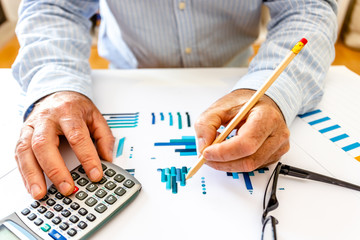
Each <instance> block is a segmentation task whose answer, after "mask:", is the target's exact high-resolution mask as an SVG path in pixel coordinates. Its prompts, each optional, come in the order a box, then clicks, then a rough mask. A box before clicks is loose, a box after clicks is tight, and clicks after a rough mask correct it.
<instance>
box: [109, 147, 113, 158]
mask: <svg viewBox="0 0 360 240" xmlns="http://www.w3.org/2000/svg"><path fill="white" fill-rule="evenodd" d="M113 154H114V146H112V147H111V148H110V149H109V157H110V160H111V161H112V159H113Z"/></svg>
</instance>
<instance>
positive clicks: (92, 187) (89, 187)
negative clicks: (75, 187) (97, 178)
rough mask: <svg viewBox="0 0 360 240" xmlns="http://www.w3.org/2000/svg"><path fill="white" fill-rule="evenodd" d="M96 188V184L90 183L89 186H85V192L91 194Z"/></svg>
mask: <svg viewBox="0 0 360 240" xmlns="http://www.w3.org/2000/svg"><path fill="white" fill-rule="evenodd" d="M97 188H98V187H97V186H96V184H93V183H90V184H89V185H87V186H86V190H88V191H89V192H93V191H95V190H96V189H97Z"/></svg>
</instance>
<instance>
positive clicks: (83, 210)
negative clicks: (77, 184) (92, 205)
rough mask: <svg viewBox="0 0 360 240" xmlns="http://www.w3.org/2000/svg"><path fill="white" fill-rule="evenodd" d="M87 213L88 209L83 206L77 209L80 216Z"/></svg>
mask: <svg viewBox="0 0 360 240" xmlns="http://www.w3.org/2000/svg"><path fill="white" fill-rule="evenodd" d="M87 213H88V211H87V210H86V209H85V208H80V209H79V214H80V215H81V216H85V215H86V214H87Z"/></svg>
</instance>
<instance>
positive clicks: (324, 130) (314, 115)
mask: <svg viewBox="0 0 360 240" xmlns="http://www.w3.org/2000/svg"><path fill="white" fill-rule="evenodd" d="M299 117H300V118H301V119H302V120H303V121H305V122H306V123H308V124H309V125H310V126H312V127H313V128H315V127H316V126H317V125H318V124H325V123H326V124H325V125H327V126H323V125H321V126H322V127H321V129H317V131H318V132H319V133H321V134H324V136H328V135H326V134H329V136H330V135H331V136H330V137H328V139H329V140H330V141H331V142H333V143H334V144H336V145H337V146H338V147H340V148H341V149H342V150H343V151H345V152H347V153H348V154H349V155H350V156H351V157H353V158H355V160H356V161H359V162H360V155H359V149H360V143H359V142H358V141H356V140H353V139H351V137H350V135H349V134H347V133H345V132H344V130H343V129H342V128H341V126H340V125H339V124H337V123H336V122H335V121H333V120H332V119H331V118H330V117H328V116H326V114H325V113H324V112H323V111H322V110H320V109H316V110H314V111H311V112H308V113H305V114H302V115H299ZM310 119H311V120H310ZM335 131H337V132H335ZM333 133H336V135H335V134H333ZM349 142H352V143H350V144H349ZM344 145H345V146H344Z"/></svg>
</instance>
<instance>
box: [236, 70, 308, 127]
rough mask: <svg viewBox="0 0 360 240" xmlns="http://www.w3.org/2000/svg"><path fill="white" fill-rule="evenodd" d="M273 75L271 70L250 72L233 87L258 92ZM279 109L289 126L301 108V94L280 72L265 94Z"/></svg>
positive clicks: (284, 74)
mask: <svg viewBox="0 0 360 240" xmlns="http://www.w3.org/2000/svg"><path fill="white" fill-rule="evenodd" d="M272 73H273V70H262V71H257V72H251V73H248V74H246V75H245V76H244V77H242V78H241V79H240V80H239V81H238V82H237V83H236V84H235V86H234V87H233V90H237V89H251V90H258V89H260V88H261V86H262V85H263V84H264V82H265V81H266V80H267V79H268V77H269V76H270V75H271V74H272ZM265 95H267V96H268V97H270V98H271V99H272V100H273V101H274V102H275V103H276V104H277V105H278V107H279V108H280V110H281V111H282V114H283V116H284V118H285V121H286V124H287V125H288V126H290V124H291V123H292V121H293V120H294V119H295V117H296V115H297V114H298V112H299V110H300V107H301V99H302V98H301V92H300V90H299V88H298V86H297V85H296V84H295V83H294V82H293V81H292V80H291V79H290V77H289V76H288V75H287V74H286V72H282V73H281V74H280V76H279V77H278V78H277V79H276V80H275V82H274V83H273V84H272V85H271V86H270V88H269V89H268V90H267V91H266V92H265Z"/></svg>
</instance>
